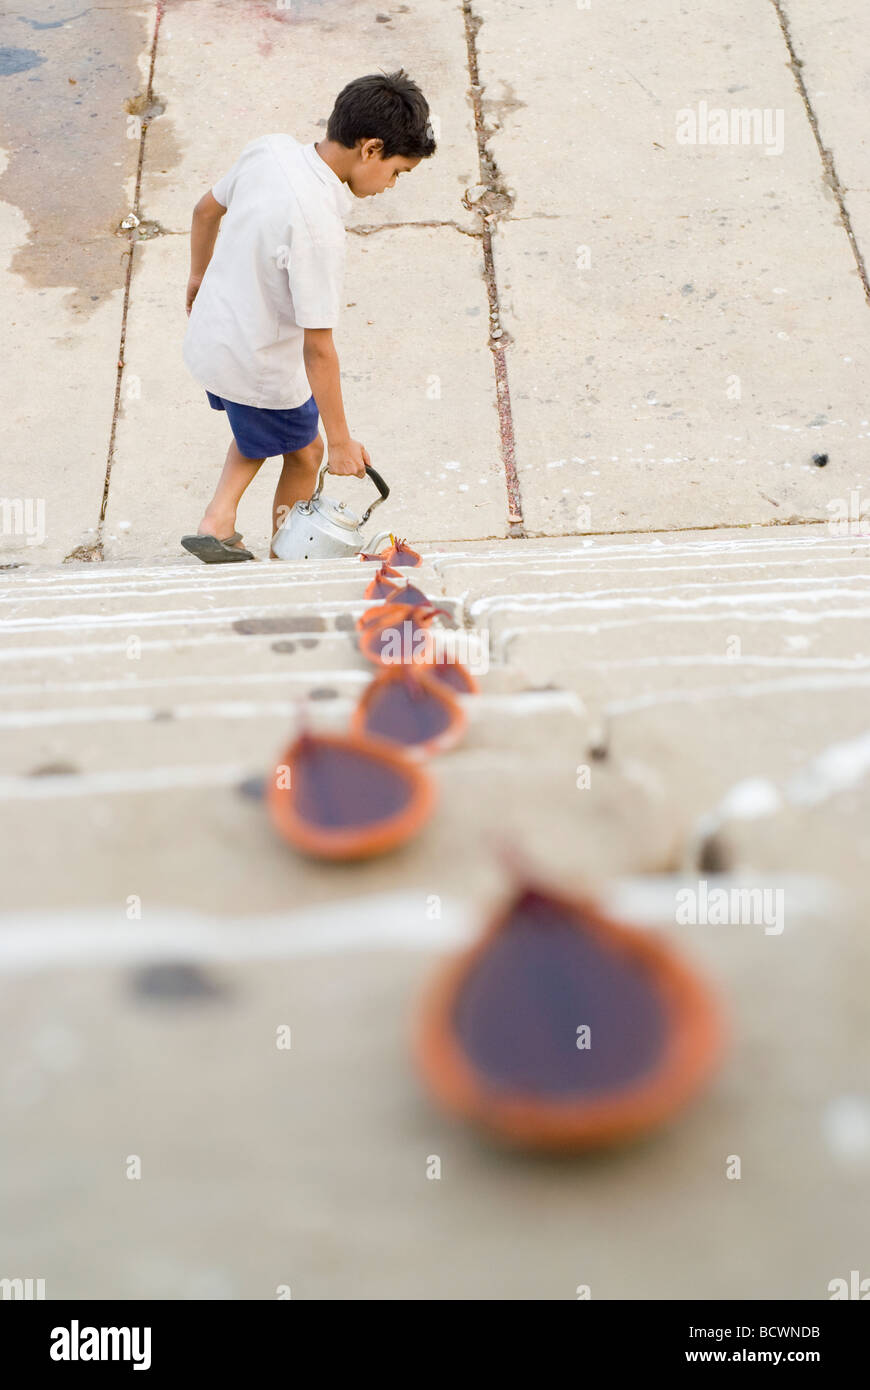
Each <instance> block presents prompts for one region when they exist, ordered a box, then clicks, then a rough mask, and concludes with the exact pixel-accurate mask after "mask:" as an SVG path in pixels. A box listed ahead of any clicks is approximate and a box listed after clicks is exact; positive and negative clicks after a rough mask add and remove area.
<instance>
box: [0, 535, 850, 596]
mask: <svg viewBox="0 0 870 1390" xmlns="http://www.w3.org/2000/svg"><path fill="white" fill-rule="evenodd" d="M621 549H625V547H622V548H621ZM630 549H631V554H632V556H633V557H634V558H635V561H636V558H637V549H638V548H637V547H631V548H630ZM647 551H648V552H649V558H650V559H652V558H653V555H654V556H655V558H656V559H657V560H659V561H660V560H662V559H670V558H671V557H672V556H674V558H680V557H679V556H678V555H677V552H676V550H672V549H671V548H670V547H668V548H667V549H666V553H665V554H664V555H663V554H662V550H661V548H658V547H656V548H652V547H647ZM781 552H782V546H781V545H780V546H777V547H776V551H775V554H776V556H777V558H775V559H773V558H771V559H765V560H760V559H757V558H748V559H739V560H734V561H725V560H722V559H720V560H718V561H716V562H711V563H709V564H705V563H703V562H697V561H695V562H694V563H689V564H676V563H671V564H662V563H658V564H650V565H638V564H637V563H634V564H631V565H620V566H619V567H614V565H613V564H611V563H609V562H608V561H607V560H606V559H605V560H602V556H601V553H600V551H598V550H596V551H595V552H594V553H593V552H588V551H587V552H579V551H578V552H573V551H568V552H558V553H554V552H546V553H547V556H548V558H547V560H546V561H542V560H541V558H540V552H536V553H532V554H529V553H527V554H526V555H525V556H524V557H517V556H515V555H508V554H505V553H504V552H496V553H495V554H494V555H492V556H491V557H490V558H489V559H487V560H485V561H481V562H480V566H482V567H485V568H498V567H499V565H500V564H502V563H503V564H504V566H505V568H506V569H507V570H508V571H509V574H515V573H517V572H522V570H523V569H524V568H526V569H528V571H529V573H530V574H532V575H534V576H535V577H536V578H538V577H547V578H551V577H557V576H559V575H560V574H565V573H570V572H571V570H572V567H576V571H577V573H578V574H583V573H586V572H587V571H588V570H601V571H602V572H606V573H608V574H654V573H664V574H668V573H674V572H686V573H690V572H693V571H698V570H707V569H709V570H714V571H716V572H717V573H719V572H721V571H723V570H729V569H745V568H759V569H770V568H774V567H786V566H800V565H817V564H829V565H835V564H852V563H855V562H856V561H858V560H861V559H865V558H866V553H867V551H866V549H863V550H859V551H858V552H855V551H854V550H849V551H844V550H843V548H842V546H840V545H838V544H836V543H834V545H833V546H832V549H831V553H830V554H818V553H816V552H814V553H813V554H811V555H808V556H803V557H799V556H790V557H788V556H787V557H783V556H782V553H781ZM620 558H625V557H620ZM683 558H689V557H686V556H683ZM557 559H560V560H561V563H559V564H558V565H557V567H555V568H547V567H546V566H547V565H548V564H552V563H554V562H555V561H556V560H557ZM457 563H459V562H457ZM462 564H463V568H469V567H471V568H475V567H480V566H475V564H474V562H472V561H466V562H462ZM442 567H443V566H442ZM372 571H373V572H374V566H372ZM247 573H248V572H247V571H246V574H247ZM407 577H408V578H409V579H411V578H413V579H414V582H415V583H417V584H418V585H419V586H420V587H422V588H425V587H426V583H427V582H428V583H431V582H432V580H433V579H434V578H435V575H434V574H433V573H432V572H431V570H430V569H429V567H428V566H426V565H424V566H423V568H422V569H416V570H408V571H407ZM507 577H509V575H506V576H504V578H507ZM370 578H371V575H369V574H367V573H360V572H359V571H358V570H351V571H348V570H342V572H341V573H340V574H334V573H332V571H328V572H326V573H324V574H319V575H316V576H312V573H311V569H310V568H309V567H305V566H302V567H299V568H296V569H293V570H292V571H291V572H290V573H286V572H284V571H283V570H281V571H280V572H279V573H275V574H273V572H272V571H271V570H270V571H267V572H266V573H264V574H262V575H260V574H257V576H256V577H252V578H251V580H250V582H245V581H244V580H242V578H241V576H240V575H239V574H237V573H235V572H234V573H233V574H229V573H228V572H227V571H226V570H223V571H221V572H219V573H215V574H213V573H211V572H209V573H208V574H207V575H204V574H203V573H202V571H201V570H198V569H193V570H191V569H188V568H187V567H184V568H181V569H172V570H169V571H158V572H157V573H156V574H152V572H150V571H147V570H139V569H130V570H127V571H124V574H123V575H119V574H115V575H112V574H107V575H100V576H97V575H95V574H92V573H91V572H88V574H87V575H85V576H82V578H81V579H75V578H72V577H71V576H70V575H69V574H66V573H60V574H57V575H55V574H53V573H51V574H48V575H44V576H43V575H36V574H34V575H28V576H27V577H26V578H25V576H23V575H21V576H18V575H16V576H15V577H14V578H7V580H6V587H5V588H3V587H0V601H6V602H15V601H19V600H21V599H30V600H33V601H36V602H43V601H45V600H47V599H48V600H50V599H51V598H53V597H54V598H58V599H65V598H85V597H88V596H93V597H95V598H110V597H111V598H114V597H120V596H122V595H132V596H136V595H140V594H141V596H142V597H147V596H148V594H149V593H150V592H153V591H154V590H155V589H156V590H158V591H159V592H161V593H178V594H189V593H196V594H220V593H221V591H222V590H224V589H229V590H230V591H231V592H233V593H239V592H244V591H249V590H257V589H262V590H264V591H266V592H271V591H273V590H277V591H279V592H280V591H281V590H283V589H291V590H298V589H300V588H302V589H304V588H309V589H315V590H320V589H321V588H322V587H323V586H324V585H338V584H344V585H350V584H353V583H354V582H355V581H356V580H357V579H359V580H360V581H362V587H363V588H364V587H365V584H366V583H368V581H369V579H370ZM169 581H171V582H172V583H173V584H178V585H179V587H176V588H168V587H167V584H168V582H169ZM360 592H361V591H360Z"/></svg>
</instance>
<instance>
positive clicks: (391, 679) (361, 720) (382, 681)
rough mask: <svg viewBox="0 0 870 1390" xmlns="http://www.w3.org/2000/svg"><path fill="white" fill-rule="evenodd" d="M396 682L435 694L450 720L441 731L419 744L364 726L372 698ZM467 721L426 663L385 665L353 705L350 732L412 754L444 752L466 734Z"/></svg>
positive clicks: (463, 713)
mask: <svg viewBox="0 0 870 1390" xmlns="http://www.w3.org/2000/svg"><path fill="white" fill-rule="evenodd" d="M398 681H403V682H404V681H410V682H412V683H413V682H416V683H417V684H418V685H420V686H421V687H422V689H423V691H424V692H426V693H428V694H430V695H434V696H435V697H436V699H438V700H440V701H441V703H442V704H444V705H446V706H447V707H448V709H449V710H450V723H449V724H448V725H447V728H446V729H444V730H442V732H441V733H440V734H435V735H434V737H433V738H429V739H423V740H422V741H421V742H420V743H401V742H400V741H399V740H394V739H391V738H389V737H388V736H387V735H385V734H376V733H373V732H371V731H369V730H368V729H367V728H366V718H367V716H368V709H369V705H370V704H371V702H372V700H374V699H375V698H376V696H377V695H378V694H379V693H380V691H382V690H383V688H384V686H386V685H390V684H396V683H397V682H398ZM467 724H468V715H467V714H466V712H465V710H464V709H463V707H462V705H461V704H460V703H459V701H458V700H457V698H456V695H455V694H454V692H453V691H452V690H451V689H450V687H449V686H447V685H446V684H445V683H444V682H443V681H439V680H438V679H437V677H435V676H432V675H430V674H429V670H428V668H427V667H426V666H425V665H415V664H410V665H401V666H384V667H383V669H382V670H381V671H380V672H379V673H378V675H376V676H375V677H374V679H373V680H372V681H370V682H369V684H368V685H367V686H366V688H365V690H364V691H363V693H362V695H361V696H360V698H359V701H358V702H357V705H356V708H355V709H354V712H353V714H352V715H351V721H350V727H351V732H352V733H354V734H356V735H358V736H360V737H363V738H369V739H378V740H381V739H382V740H383V741H384V742H385V743H386V744H387V745H388V746H389V747H390V748H404V749H407V750H408V752H409V753H411V754H413V755H414V756H419V755H420V754H430V753H444V752H446V751H447V749H448V748H454V747H455V746H456V744H457V743H458V742H459V740H460V739H461V738H462V736H463V734H464V733H465V729H466V726H467Z"/></svg>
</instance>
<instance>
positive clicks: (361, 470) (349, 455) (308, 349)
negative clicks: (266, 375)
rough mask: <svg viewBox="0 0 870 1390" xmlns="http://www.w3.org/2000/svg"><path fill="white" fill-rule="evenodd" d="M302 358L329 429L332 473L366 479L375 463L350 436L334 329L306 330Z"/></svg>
mask: <svg viewBox="0 0 870 1390" xmlns="http://www.w3.org/2000/svg"><path fill="white" fill-rule="evenodd" d="M302 355H303V358H304V361H305V371H306V374H307V376H308V382H309V385H310V387H311V394H312V395H313V396H314V401H315V404H316V406H317V409H318V410H319V411H320V418H321V419H322V421H323V428H324V429H325V430H326V442H327V446H328V448H327V459H328V463H327V466H328V469H329V472H330V473H338V474H342V475H344V476H347V475H352V476H354V477H357V478H362V477H363V475H364V474H365V465H366V464H367V463H371V459H370V458H369V455H368V450H367V449H366V448H365V447H364V445H362V444H360V443H359V442H358V440H356V439H351V437H350V430H349V429H348V427H347V420H346V419H345V416H344V403H343V401H342V398H341V376H340V373H339V367H338V353H337V352H336V350H335V343H334V342H333V341H332V329H331V328H306V329H305V343H304V346H303V349H302Z"/></svg>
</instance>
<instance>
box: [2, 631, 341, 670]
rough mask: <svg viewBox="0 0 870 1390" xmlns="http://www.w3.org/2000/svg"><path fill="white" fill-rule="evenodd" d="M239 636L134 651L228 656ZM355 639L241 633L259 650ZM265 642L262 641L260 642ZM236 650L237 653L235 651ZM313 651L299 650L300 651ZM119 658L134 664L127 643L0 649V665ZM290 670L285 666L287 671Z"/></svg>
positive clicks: (154, 641) (144, 643)
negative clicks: (207, 650)
mask: <svg viewBox="0 0 870 1390" xmlns="http://www.w3.org/2000/svg"><path fill="white" fill-rule="evenodd" d="M242 635H243V634H240V633H236V632H233V633H226V632H209V633H205V634H203V635H202V636H201V637H181V636H178V637H166V638H151V639H150V640H149V639H148V638H143V639H142V640H141V641H140V642H139V648H138V650H139V651H141V652H155V653H156V652H182V651H185V652H186V651H191V650H196V649H197V648H203V647H216V648H220V649H221V651H222V652H226V653H228V654H229V655H232V653H233V647H236V646H237V644H238V641H239V638H240V636H242ZM137 636H138V634H137V633H135V632H131V633H130V637H137ZM352 636H355V634H352V633H350V632H317V633H314V632H257V633H245V634H244V640H245V642H246V644H250V643H251V642H252V641H256V642H258V643H259V645H260V646H261V647H262V646H264V645H266V642H268V643H269V644H270V645H271V643H272V642H298V643H299V644H300V645H301V644H302V642H303V641H305V640H308V639H309V638H311V637H316V638H317V639H318V641H322V640H323V639H324V638H328V639H329V640H330V641H333V642H337V641H339V640H340V639H341V638H342V637H343V638H344V640H345V642H346V643H347V646H348V653H350V652H351V651H352V643H351V638H352ZM264 639H265V641H264ZM239 650H240V649H239ZM305 650H313V648H310V649H307V648H304V647H303V651H305ZM249 653H250V646H249V645H246V647H245V658H246V659H247V658H248V655H249ZM103 655H105V656H120V655H123V656H124V657H125V658H126V659H127V660H134V659H135V658H132V657H131V656H130V653H129V643H128V641H123V642H76V643H74V644H73V645H71V646H62V645H61V644H60V643H58V644H57V645H56V646H51V647H0V662H2V661H8V662H12V661H28V660H33V661H44V660H50V659H53V658H60V659H62V660H64V661H74V662H78V661H80V660H81V658H82V657H85V656H103ZM297 655H298V653H297ZM289 669H290V667H289V666H288V670H289Z"/></svg>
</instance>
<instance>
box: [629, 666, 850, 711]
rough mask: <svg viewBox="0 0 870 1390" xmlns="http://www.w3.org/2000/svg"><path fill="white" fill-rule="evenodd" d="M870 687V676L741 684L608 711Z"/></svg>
mask: <svg viewBox="0 0 870 1390" xmlns="http://www.w3.org/2000/svg"><path fill="white" fill-rule="evenodd" d="M867 686H870V674H868V675H867V676H866V677H861V676H855V677H854V678H849V677H847V676H844V677H839V678H838V677H837V676H833V675H831V676H823V675H819V676H809V677H807V678H806V679H804V680H798V679H797V678H792V679H784V680H780V681H764V682H756V683H754V684H753V683H750V682H746V683H743V684H741V683H739V682H735V683H734V684H733V685H720V686H708V687H704V688H701V689H699V690H658V691H651V692H650V693H648V694H645V695H633V696H631V697H629V698H627V699H623V700H613V701H610V702H609V703H607V704H606V705H605V706H604V708H605V712H606V714H607V715H609V716H612V717H614V718H616V717H619V716H620V715H625V714H636V713H638V711H640V710H645V709H652V708H653V707H655V706H657V705H702V704H707V703H710V702H712V701H715V700H734V699H738V700H748V699H757V698H759V697H763V696H767V695H783V694H798V693H799V694H802V695H812V694H817V693H828V694H829V693H830V692H831V691H841V690H863V689H865V688H866V687H867Z"/></svg>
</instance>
